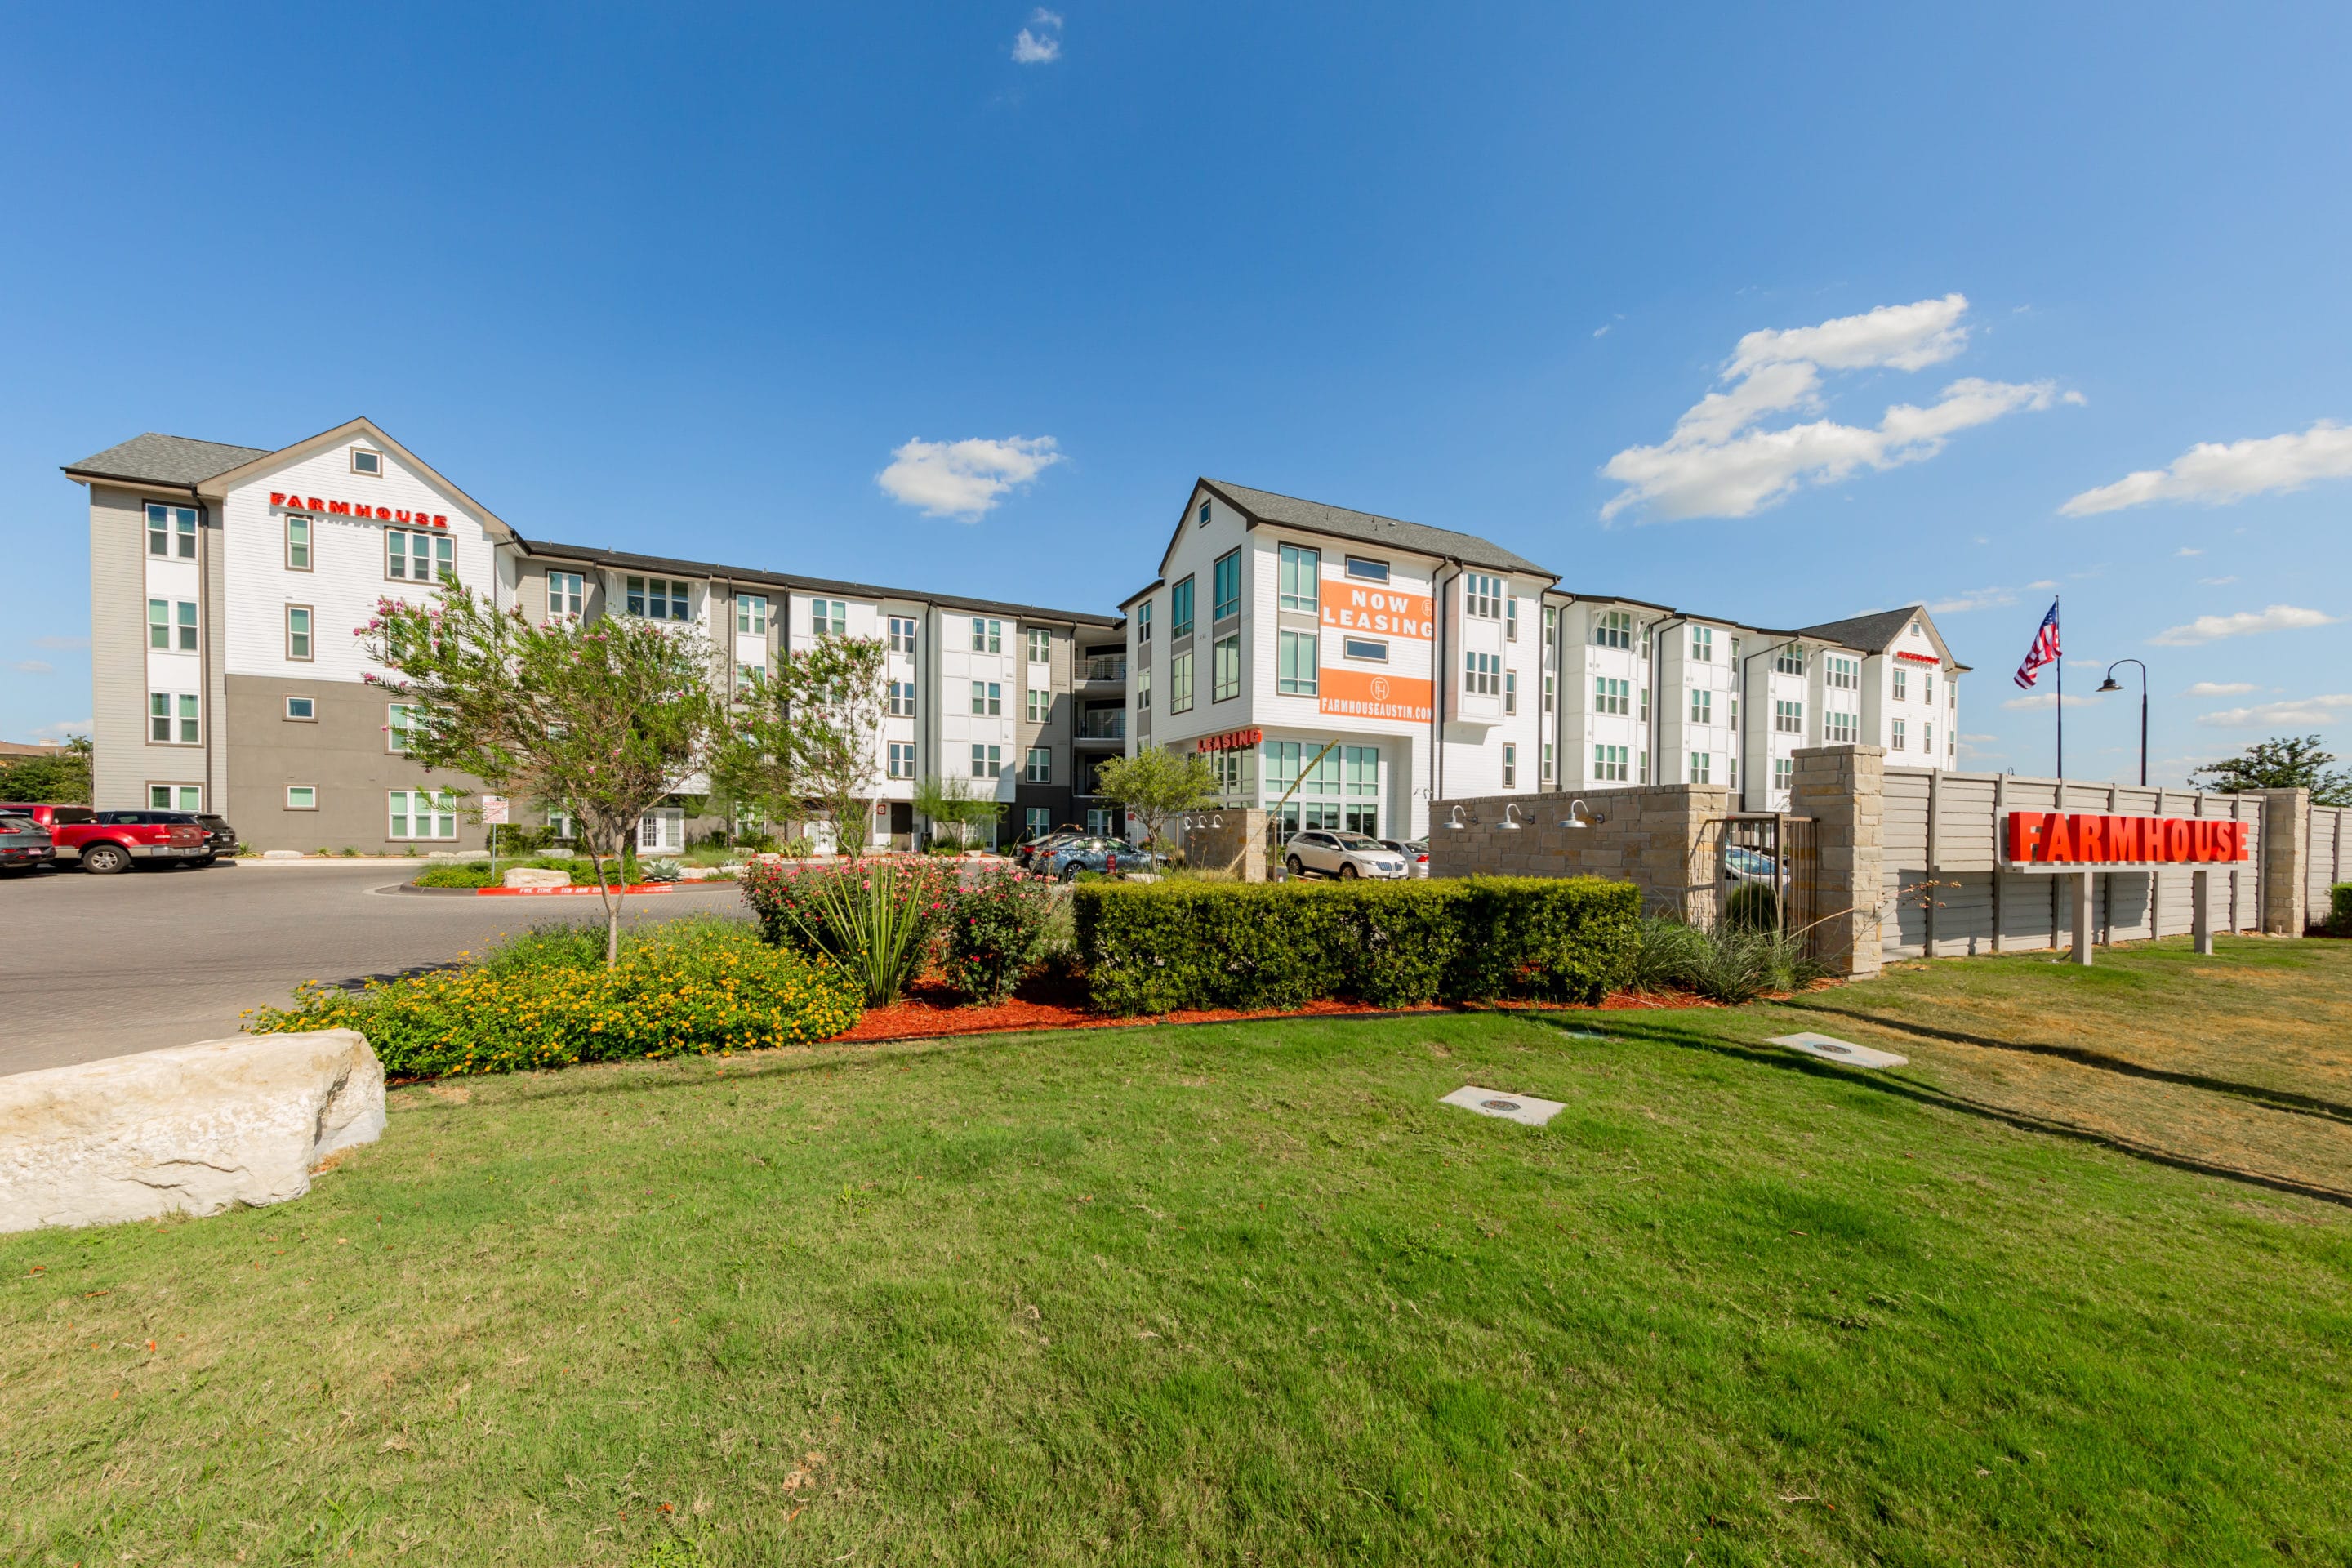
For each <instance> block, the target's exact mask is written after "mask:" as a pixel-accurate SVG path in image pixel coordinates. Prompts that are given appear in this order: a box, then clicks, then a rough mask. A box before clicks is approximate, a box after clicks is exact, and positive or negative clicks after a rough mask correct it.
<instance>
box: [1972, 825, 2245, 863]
mask: <svg viewBox="0 0 2352 1568" xmlns="http://www.w3.org/2000/svg"><path fill="white" fill-rule="evenodd" d="M2251 826H2253V825H2252V823H2248V822H2221V821H2214V820H2211V819H2210V818H2201V817H2193V816H2097V815H2094V814H2092V813H2090V812H2081V811H2066V812H2057V811H2012V812H2011V813H2010V814H2009V858H2010V860H2011V863H2013V864H2019V865H2041V866H2113V865H2132V866H2195V865H2211V864H2214V863H2217V862H2219V863H2223V864H2226V863H2228V862H2230V861H2233V860H2245V859H2250V858H2252V857H2251V856H2250V855H2249V853H2248V844H2247V833H2246V830H2247V829H2248V828H2249V827H2251Z"/></svg>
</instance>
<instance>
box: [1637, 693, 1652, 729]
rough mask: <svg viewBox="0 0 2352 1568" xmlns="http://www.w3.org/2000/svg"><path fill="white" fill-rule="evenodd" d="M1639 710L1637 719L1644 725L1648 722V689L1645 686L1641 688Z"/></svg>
mask: <svg viewBox="0 0 2352 1568" xmlns="http://www.w3.org/2000/svg"><path fill="white" fill-rule="evenodd" d="M1641 708H1642V711H1641V713H1640V715H1639V717H1640V719H1641V721H1642V722H1643V723H1644V724H1646V723H1648V722H1649V721H1650V689H1649V687H1648V686H1646V685H1644V686H1643V688H1642V699H1641Z"/></svg>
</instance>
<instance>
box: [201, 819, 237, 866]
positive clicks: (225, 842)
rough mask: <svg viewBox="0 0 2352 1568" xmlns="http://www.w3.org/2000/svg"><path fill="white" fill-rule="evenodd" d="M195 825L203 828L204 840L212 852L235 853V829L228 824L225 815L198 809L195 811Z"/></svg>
mask: <svg viewBox="0 0 2352 1568" xmlns="http://www.w3.org/2000/svg"><path fill="white" fill-rule="evenodd" d="M196 826H199V827H201V828H203V829H204V830H205V843H206V844H207V845H209V846H211V847H212V852H213V853H214V854H215V855H235V854H236V828H234V827H231V826H229V825H228V818H227V817H226V816H217V815H215V814H214V813H212V812H209V811H200V812H198V813H196Z"/></svg>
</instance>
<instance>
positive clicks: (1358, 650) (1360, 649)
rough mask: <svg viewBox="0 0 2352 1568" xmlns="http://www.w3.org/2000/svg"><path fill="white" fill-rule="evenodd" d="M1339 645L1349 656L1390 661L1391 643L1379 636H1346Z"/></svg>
mask: <svg viewBox="0 0 2352 1568" xmlns="http://www.w3.org/2000/svg"><path fill="white" fill-rule="evenodd" d="M1292 635H1293V636H1296V635H1297V634H1296V633H1294V634H1292ZM1314 635H1315V634H1314V633H1312V632H1309V633H1307V636H1308V637H1313V636H1314ZM1339 647H1340V651H1341V652H1343V653H1345V654H1346V655H1347V656H1348V657H1349V658H1362V659H1370V661H1371V662H1372V663H1374V664H1386V663H1387V662H1388V661H1389V645H1388V644H1386V643H1384V642H1381V640H1380V639H1379V638H1377V637H1346V638H1343V639H1341V642H1340V645H1339Z"/></svg>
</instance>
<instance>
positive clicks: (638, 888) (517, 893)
mask: <svg viewBox="0 0 2352 1568" xmlns="http://www.w3.org/2000/svg"><path fill="white" fill-rule="evenodd" d="M601 892H614V893H675V892H677V883H675V882H632V883H630V884H629V885H628V886H627V887H625V888H623V887H615V888H610V889H600V888H598V887H597V886H596V885H595V884H594V883H593V882H592V883H590V884H589V885H588V886H587V887H584V888H476V889H474V896H475V897H477V898H482V899H496V898H534V899H544V898H548V897H551V896H558V897H560V896H562V895H563V894H566V893H569V894H571V895H572V896H573V897H574V898H594V897H596V896H597V895H598V894H599V893H601Z"/></svg>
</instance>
